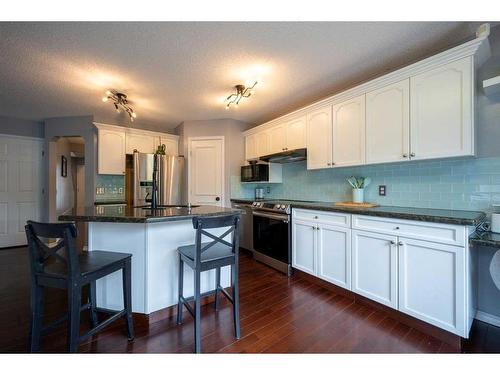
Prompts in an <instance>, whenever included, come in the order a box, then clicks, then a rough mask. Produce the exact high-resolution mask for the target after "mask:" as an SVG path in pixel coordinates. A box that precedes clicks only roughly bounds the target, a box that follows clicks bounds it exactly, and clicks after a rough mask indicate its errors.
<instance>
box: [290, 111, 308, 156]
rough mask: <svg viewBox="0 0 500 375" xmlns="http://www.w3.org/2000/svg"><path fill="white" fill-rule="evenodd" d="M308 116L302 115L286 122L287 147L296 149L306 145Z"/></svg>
mask: <svg viewBox="0 0 500 375" xmlns="http://www.w3.org/2000/svg"><path fill="white" fill-rule="evenodd" d="M306 126H307V117H306V116H302V117H299V118H296V119H293V120H291V121H288V122H287V124H286V146H285V147H286V149H287V150H296V149H298V148H305V147H306Z"/></svg>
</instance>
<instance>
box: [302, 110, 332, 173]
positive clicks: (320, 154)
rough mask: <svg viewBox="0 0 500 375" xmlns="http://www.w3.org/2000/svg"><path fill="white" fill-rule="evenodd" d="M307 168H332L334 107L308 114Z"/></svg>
mask: <svg viewBox="0 0 500 375" xmlns="http://www.w3.org/2000/svg"><path fill="white" fill-rule="evenodd" d="M306 145H307V169H320V168H330V166H331V163H332V107H331V106H327V107H323V108H320V109H317V110H315V111H313V112H311V113H309V114H308V115H307V134H306Z"/></svg>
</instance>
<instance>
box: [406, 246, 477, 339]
mask: <svg viewBox="0 0 500 375" xmlns="http://www.w3.org/2000/svg"><path fill="white" fill-rule="evenodd" d="M398 243H399V245H398V248H399V310H400V311H402V312H404V313H406V314H408V315H411V316H414V317H415V318H418V319H421V320H423V321H425V322H427V323H430V324H433V325H435V326H437V327H440V328H443V329H445V330H448V331H452V332H455V333H457V334H459V335H461V336H463V335H464V334H466V333H467V332H468V323H467V322H468V319H467V316H466V312H467V309H466V301H465V296H466V280H465V275H466V272H465V248H463V247H459V246H452V245H444V244H439V243H434V242H428V241H419V240H414V239H409V238H402V237H400V238H399V242H398Z"/></svg>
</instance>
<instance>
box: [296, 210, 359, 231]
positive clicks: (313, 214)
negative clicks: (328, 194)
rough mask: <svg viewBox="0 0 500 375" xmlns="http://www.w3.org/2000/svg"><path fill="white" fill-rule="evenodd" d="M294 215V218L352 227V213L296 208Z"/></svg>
mask: <svg viewBox="0 0 500 375" xmlns="http://www.w3.org/2000/svg"><path fill="white" fill-rule="evenodd" d="M292 217H293V219H297V220H306V221H312V222H317V223H323V224H330V225H336V226H340V227H347V228H350V227H351V215H350V214H344V213H338V212H328V211H313V210H304V209H299V208H294V209H293V212H292Z"/></svg>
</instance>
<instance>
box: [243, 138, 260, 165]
mask: <svg viewBox="0 0 500 375" xmlns="http://www.w3.org/2000/svg"><path fill="white" fill-rule="evenodd" d="M245 159H246V160H254V159H257V134H250V135H247V136H246V137H245Z"/></svg>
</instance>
